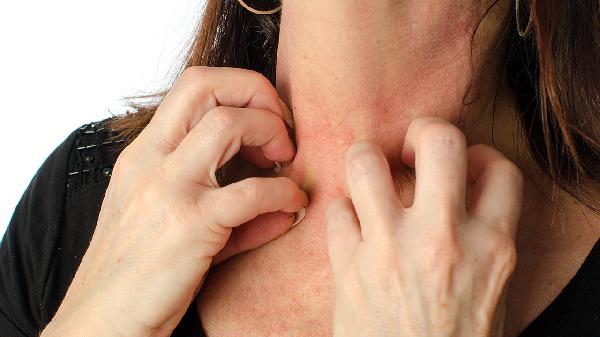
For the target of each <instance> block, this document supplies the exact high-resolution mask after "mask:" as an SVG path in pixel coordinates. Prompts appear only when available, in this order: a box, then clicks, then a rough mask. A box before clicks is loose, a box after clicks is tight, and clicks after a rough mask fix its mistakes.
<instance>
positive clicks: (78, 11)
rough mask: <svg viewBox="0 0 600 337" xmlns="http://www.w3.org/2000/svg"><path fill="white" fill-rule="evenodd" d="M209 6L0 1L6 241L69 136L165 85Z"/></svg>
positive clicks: (182, 0) (0, 194)
mask: <svg viewBox="0 0 600 337" xmlns="http://www.w3.org/2000/svg"><path fill="white" fill-rule="evenodd" d="M203 8H204V0H196V1H191V0H162V1H157V0H128V1H123V0H105V1H75V0H54V1H42V0H33V1H1V2H0V113H1V116H2V124H1V125H2V128H1V131H0V149H1V153H0V156H1V158H2V161H1V164H0V235H2V234H3V233H4V231H5V228H6V226H7V225H8V223H9V221H10V218H11V216H12V213H13V211H14V207H15V206H16V204H17V202H18V201H19V199H20V198H21V195H22V193H23V192H24V190H25V188H26V187H27V185H28V184H29V181H30V180H31V178H32V177H33V175H34V174H35V173H36V171H37V169H38V168H39V166H40V165H41V164H42V162H43V161H44V160H45V159H46V157H47V156H48V155H49V154H50V153H51V152H52V151H53V150H54V148H56V146H58V145H59V144H60V143H61V142H62V141H63V140H64V139H65V138H66V137H67V136H68V135H69V133H70V132H71V131H73V130H74V129H75V128H77V127H79V126H81V125H82V124H85V123H88V122H92V121H97V120H101V119H104V118H106V117H109V116H110V112H113V113H114V114H119V113H122V112H123V111H124V108H123V107H122V105H121V102H120V101H119V98H120V97H123V96H128V95H135V94H140V93H144V92H146V91H151V90H152V89H155V88H158V87H160V84H162V83H164V82H165V79H164V78H165V77H166V75H168V74H169V71H170V69H171V67H172V66H173V65H174V64H175V61H176V60H177V59H179V58H181V57H183V55H182V51H183V50H184V49H185V46H186V44H187V43H188V40H189V38H190V37H191V36H192V35H193V29H194V27H195V23H196V21H197V20H198V18H199V17H200V15H201V11H202V10H203ZM109 110H110V112H109Z"/></svg>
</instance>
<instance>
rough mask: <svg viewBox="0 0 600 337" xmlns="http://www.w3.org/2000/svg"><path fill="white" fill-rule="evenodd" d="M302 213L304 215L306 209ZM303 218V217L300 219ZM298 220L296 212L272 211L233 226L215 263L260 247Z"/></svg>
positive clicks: (216, 256) (215, 258) (287, 229)
mask: <svg viewBox="0 0 600 337" xmlns="http://www.w3.org/2000/svg"><path fill="white" fill-rule="evenodd" d="M298 213H302V214H300V215H302V217H304V215H303V213H304V211H301V212H298ZM299 220H302V219H299ZM295 221H296V213H283V212H271V213H264V214H261V215H259V216H257V217H256V218H254V219H252V220H250V221H248V222H246V223H244V224H243V225H241V226H239V227H235V228H233V230H232V232H231V236H230V237H229V240H227V243H226V244H225V247H223V249H221V251H220V252H219V253H217V255H215V256H214V257H213V264H215V265H216V264H219V263H221V262H223V261H225V260H227V259H228V258H230V257H232V256H234V255H237V254H241V253H243V252H246V251H248V250H251V249H254V248H258V247H260V246H262V245H264V244H266V243H268V242H270V241H272V240H274V239H276V238H278V237H280V236H281V235H283V234H285V233H287V232H288V231H289V230H290V229H291V228H292V225H293V224H294V222H295Z"/></svg>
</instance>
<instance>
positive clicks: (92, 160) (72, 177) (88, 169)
mask: <svg viewBox="0 0 600 337" xmlns="http://www.w3.org/2000/svg"><path fill="white" fill-rule="evenodd" d="M108 120H109V119H105V120H102V121H99V122H92V123H88V124H84V125H82V126H81V127H79V128H78V129H77V130H76V131H75V132H76V133H77V135H76V138H75V142H74V145H73V149H72V151H71V155H70V158H69V165H68V167H69V170H68V172H67V191H70V192H71V191H73V190H74V189H78V188H81V187H82V186H86V185H91V184H95V183H98V182H101V181H108V180H110V177H111V175H112V169H113V166H114V164H115V162H116V160H117V157H118V155H119V152H120V151H118V150H117V149H116V147H115V146H114V145H119V143H122V142H123V141H124V140H116V141H110V140H109V138H110V136H111V134H112V130H111V129H109V128H107V127H106V122H107V121H108Z"/></svg>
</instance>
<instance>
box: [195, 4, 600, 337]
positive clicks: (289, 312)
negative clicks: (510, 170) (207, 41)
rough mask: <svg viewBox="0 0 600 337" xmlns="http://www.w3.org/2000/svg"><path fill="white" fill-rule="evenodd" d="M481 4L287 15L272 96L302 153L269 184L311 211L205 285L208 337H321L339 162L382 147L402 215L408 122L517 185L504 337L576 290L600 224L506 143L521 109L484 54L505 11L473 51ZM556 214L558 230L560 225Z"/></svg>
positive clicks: (326, 325)
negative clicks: (287, 181) (489, 159)
mask: <svg viewBox="0 0 600 337" xmlns="http://www.w3.org/2000/svg"><path fill="white" fill-rule="evenodd" d="M487 5H488V3H485V2H479V1H473V0H463V1H453V2H440V1H417V0H405V1H391V0H389V1H388V0H382V1H376V2H356V1H328V2H326V3H323V2H322V1H317V0H287V1H286V2H285V5H284V8H283V12H282V21H281V32H280V37H279V39H280V41H279V49H278V61H277V62H278V63H277V91H278V92H279V94H280V96H281V97H282V98H283V100H284V101H285V102H286V103H287V104H288V105H289V106H290V107H291V108H292V110H293V114H294V122H295V125H296V128H295V130H294V131H295V136H296V141H297V146H298V152H297V154H296V156H295V158H294V160H293V161H291V162H290V163H286V164H285V165H284V170H283V171H282V172H281V173H279V174H277V175H282V176H287V177H290V178H291V179H293V180H294V181H296V182H297V183H298V184H299V185H300V186H301V187H302V188H303V189H304V190H306V191H307V192H308V193H309V195H310V197H311V204H310V206H309V208H308V211H307V214H306V217H305V219H304V220H303V221H302V223H301V224H300V225H298V226H297V227H295V228H294V229H293V230H292V231H290V232H289V233H287V234H286V235H284V236H282V237H281V238H279V239H277V240H275V241H273V242H270V243H269V244H267V245H265V246H263V247H261V248H259V249H256V250H253V251H251V252H248V253H246V254H244V255H241V256H237V257H235V258H233V259H231V260H229V261H227V262H225V263H224V264H222V265H220V266H219V267H217V268H215V269H214V270H213V271H212V272H211V274H210V276H209V277H208V279H207V283H206V284H205V286H204V288H203V290H202V293H201V298H200V299H199V300H198V302H197V303H198V309H199V312H200V317H201V319H202V322H203V324H204V327H205V329H206V331H207V332H208V335H209V336H234V335H240V334H242V335H246V336H271V335H273V336H305V335H311V336H327V335H330V333H331V328H332V327H331V325H330V322H331V321H332V319H333V317H332V316H331V313H332V312H333V297H332V294H333V290H332V275H331V271H330V269H329V259H328V255H327V237H326V230H325V226H324V224H325V214H326V210H327V207H328V206H329V204H330V203H331V202H332V201H333V200H335V199H336V198H338V197H340V196H343V195H347V186H346V181H345V179H344V175H343V174H341V173H342V172H344V171H345V165H344V158H345V155H346V152H347V150H348V148H349V146H350V145H351V144H353V143H354V142H355V141H357V140H361V139H370V140H371V141H373V142H374V143H376V144H378V145H379V146H380V147H381V149H382V151H383V153H384V155H385V157H386V158H387V160H388V162H389V165H390V167H391V174H392V176H393V183H394V185H395V188H396V190H397V191H398V194H399V196H400V199H401V200H402V201H403V204H404V205H411V204H412V202H413V200H412V199H413V195H414V177H413V176H412V175H411V170H410V169H409V167H408V166H407V165H406V163H403V162H402V158H401V153H402V148H403V146H404V139H405V136H406V131H407V129H408V126H409V124H410V122H411V121H412V120H414V119H415V118H417V117H422V116H437V117H441V118H443V119H445V120H447V121H450V122H451V123H453V124H455V125H458V126H459V127H460V129H461V130H462V131H463V132H464V134H465V136H466V139H467V143H468V144H469V145H473V144H479V143H482V144H488V145H492V146H494V148H496V149H498V150H500V151H501V152H502V153H503V154H504V155H505V156H506V157H508V158H509V159H510V160H511V161H512V162H513V163H515V164H516V165H517V166H518V167H519V168H520V170H521V171H522V172H523V174H524V176H525V179H524V180H525V181H524V198H523V200H524V201H523V205H522V208H523V211H522V215H523V216H522V219H521V221H520V224H519V227H518V228H519V229H518V232H517V235H518V236H517V252H518V254H517V255H518V259H517V261H518V262H517V267H516V272H515V275H514V277H513V282H512V283H511V286H510V288H509V289H508V297H507V303H508V306H507V310H506V324H505V330H506V332H505V335H506V336H516V335H517V334H518V333H519V332H520V331H522V330H523V329H524V328H525V326H527V324H529V323H530V322H531V321H532V320H533V319H534V318H535V317H536V316H537V315H538V314H539V313H540V312H541V311H542V310H543V309H544V308H545V307H546V306H547V305H549V303H550V302H551V301H552V300H553V299H554V298H555V297H556V295H557V294H558V293H559V292H560V290H561V289H562V288H563V287H564V285H565V284H566V283H567V282H568V281H569V280H570V278H572V276H573V275H574V273H575V272H576V270H577V269H578V267H579V266H580V265H581V263H582V262H583V259H584V258H585V256H586V255H587V253H588V252H589V250H590V249H591V247H592V245H593V244H594V243H595V241H596V240H597V239H598V236H599V235H598V234H599V233H598V228H600V226H598V225H599V224H600V219H598V216H597V215H594V214H592V213H591V212H590V211H589V210H587V209H585V208H583V207H582V206H581V205H580V204H578V203H577V202H575V201H574V200H572V198H570V197H568V196H567V195H566V194H565V193H563V192H561V191H560V190H554V189H553V188H552V187H549V186H547V184H546V183H545V182H544V180H543V178H542V175H541V173H540V172H539V171H537V169H536V166H535V163H533V162H532V161H531V160H530V159H529V158H528V157H527V156H526V155H525V154H524V153H523V152H520V151H519V146H518V144H515V142H514V141H513V139H515V138H516V139H518V135H519V132H520V130H519V129H518V128H517V127H516V125H517V124H515V123H516V121H515V118H514V117H515V113H516V111H517V108H516V104H515V101H514V96H513V94H512V93H511V92H510V89H509V88H508V87H507V85H506V84H505V83H502V82H501V81H500V76H501V68H500V67H499V66H498V64H500V63H501V60H498V59H497V58H495V55H496V54H497V53H494V52H493V48H494V46H495V42H496V38H497V37H498V33H499V32H500V30H501V29H502V27H501V18H503V17H504V16H505V15H511V13H509V12H508V9H509V5H510V4H509V2H508V1H500V2H499V3H498V4H497V5H496V6H495V7H494V9H493V10H492V11H491V12H490V13H489V14H488V16H487V17H486V19H485V20H484V21H483V22H482V25H481V27H480V29H479V31H478V33H477V34H476V36H475V40H474V43H473V44H471V32H472V29H473V27H474V25H475V24H476V23H477V21H478V18H479V17H480V16H481V15H482V13H484V11H485V9H486V8H487ZM471 48H473V55H474V63H473V64H474V66H473V68H471V59H470V55H471V54H470V52H471ZM495 62H499V63H495ZM472 75H473V76H474V78H472ZM316 79H318V80H316ZM472 79H474V81H475V82H474V85H473V91H472V94H473V95H474V96H470V97H475V98H476V99H475V100H474V103H472V104H470V105H466V106H465V105H464V104H463V103H462V99H463V95H464V93H465V92H466V91H467V89H468V88H469V84H470V83H471V82H470V81H471V80H472ZM496 90H498V96H497V98H496V101H495V108H496V110H495V114H493V115H492V106H493V98H494V96H495V94H496ZM492 126H493V140H492V136H491V135H492ZM273 175H275V174H273ZM430 184H433V185H437V184H440V182H433V181H432V182H430ZM557 213H558V214H562V215H564V217H560V219H555V218H558V217H555V216H554V215H555V214H557ZM559 221H560V226H557V225H556V224H557V223H558V222H559ZM560 228H569V229H568V230H561V229H560Z"/></svg>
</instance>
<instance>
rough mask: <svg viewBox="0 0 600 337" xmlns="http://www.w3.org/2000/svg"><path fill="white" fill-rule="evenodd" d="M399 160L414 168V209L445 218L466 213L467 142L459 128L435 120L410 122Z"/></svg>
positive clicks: (441, 120) (422, 119) (419, 119)
mask: <svg viewBox="0 0 600 337" xmlns="http://www.w3.org/2000/svg"><path fill="white" fill-rule="evenodd" d="M402 158H403V161H404V162H405V163H406V164H408V165H414V167H415V173H416V186H415V198H414V202H413V205H414V206H415V207H417V208H421V209H422V210H423V211H425V212H428V213H432V214H435V215H437V216H443V217H444V218H446V217H447V216H455V215H462V214H464V213H465V212H466V211H465V194H466V184H467V172H468V170H467V142H466V137H465V135H464V134H463V133H462V131H461V130H460V129H459V128H458V127H456V126H454V125H453V124H451V123H450V122H448V121H446V120H443V119H441V118H436V117H424V118H417V119H415V120H413V121H412V122H411V124H410V126H409V127H408V130H407V133H406V137H405V140H404V146H403V148H402ZM423 214H425V213H423Z"/></svg>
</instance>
